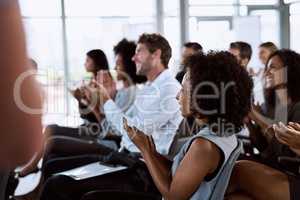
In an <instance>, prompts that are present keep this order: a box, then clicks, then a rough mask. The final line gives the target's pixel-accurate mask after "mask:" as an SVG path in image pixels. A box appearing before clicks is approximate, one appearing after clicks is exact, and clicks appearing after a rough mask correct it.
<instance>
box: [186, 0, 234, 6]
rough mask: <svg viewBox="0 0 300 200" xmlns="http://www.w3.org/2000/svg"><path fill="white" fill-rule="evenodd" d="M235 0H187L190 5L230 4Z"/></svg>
mask: <svg viewBox="0 0 300 200" xmlns="http://www.w3.org/2000/svg"><path fill="white" fill-rule="evenodd" d="M234 2H235V0H189V4H190V5H220V4H221V5H225V4H228V5H231V4H233V3H234Z"/></svg>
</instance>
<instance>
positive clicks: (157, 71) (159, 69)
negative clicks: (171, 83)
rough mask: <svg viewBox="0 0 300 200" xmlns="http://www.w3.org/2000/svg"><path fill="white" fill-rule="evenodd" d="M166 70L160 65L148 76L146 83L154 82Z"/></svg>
mask: <svg viewBox="0 0 300 200" xmlns="http://www.w3.org/2000/svg"><path fill="white" fill-rule="evenodd" d="M165 70H166V68H165V67H164V66H162V65H160V66H156V67H154V68H153V69H152V70H151V71H150V72H149V73H148V74H147V79H148V81H150V82H152V81H154V80H155V79H156V78H157V77H158V76H159V75H160V74H161V73H162V72H163V71H165Z"/></svg>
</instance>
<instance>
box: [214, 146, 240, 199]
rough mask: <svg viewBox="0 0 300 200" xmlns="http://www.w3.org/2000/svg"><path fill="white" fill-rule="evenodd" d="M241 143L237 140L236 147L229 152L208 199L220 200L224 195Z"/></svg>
mask: <svg viewBox="0 0 300 200" xmlns="http://www.w3.org/2000/svg"><path fill="white" fill-rule="evenodd" d="M242 147H243V144H242V142H241V141H238V145H237V147H236V148H235V149H234V151H233V152H232V153H231V155H230V157H229V158H228V160H227V162H226V164H225V166H224V167H223V168H222V171H221V173H220V175H219V178H218V180H217V183H216V185H215V187H214V190H213V191H212V194H211V196H210V200H222V199H224V195H225V192H226V189H227V186H228V183H229V180H230V176H231V173H232V170H233V167H234V164H235V161H236V160H237V159H238V157H239V155H240V153H241V151H242Z"/></svg>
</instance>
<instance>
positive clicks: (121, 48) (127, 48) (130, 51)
mask: <svg viewBox="0 0 300 200" xmlns="http://www.w3.org/2000/svg"><path fill="white" fill-rule="evenodd" d="M135 49H136V44H135V42H134V41H128V40H127V39H126V38H124V39H122V40H121V41H120V42H119V43H118V44H117V45H116V46H114V53H115V55H117V54H119V55H120V56H121V57H122V62H123V65H124V72H125V73H126V74H127V75H128V76H129V77H130V78H131V80H132V82H133V83H134V84H136V83H144V82H146V81H147V78H146V77H145V76H140V75H137V74H136V65H135V62H134V61H133V60H132V57H133V56H134V54H135Z"/></svg>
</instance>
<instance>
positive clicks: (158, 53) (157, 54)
mask: <svg viewBox="0 0 300 200" xmlns="http://www.w3.org/2000/svg"><path fill="white" fill-rule="evenodd" d="M152 55H153V56H154V58H157V59H160V58H161V50H160V49H157V50H156V51H154V53H153V54H152Z"/></svg>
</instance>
